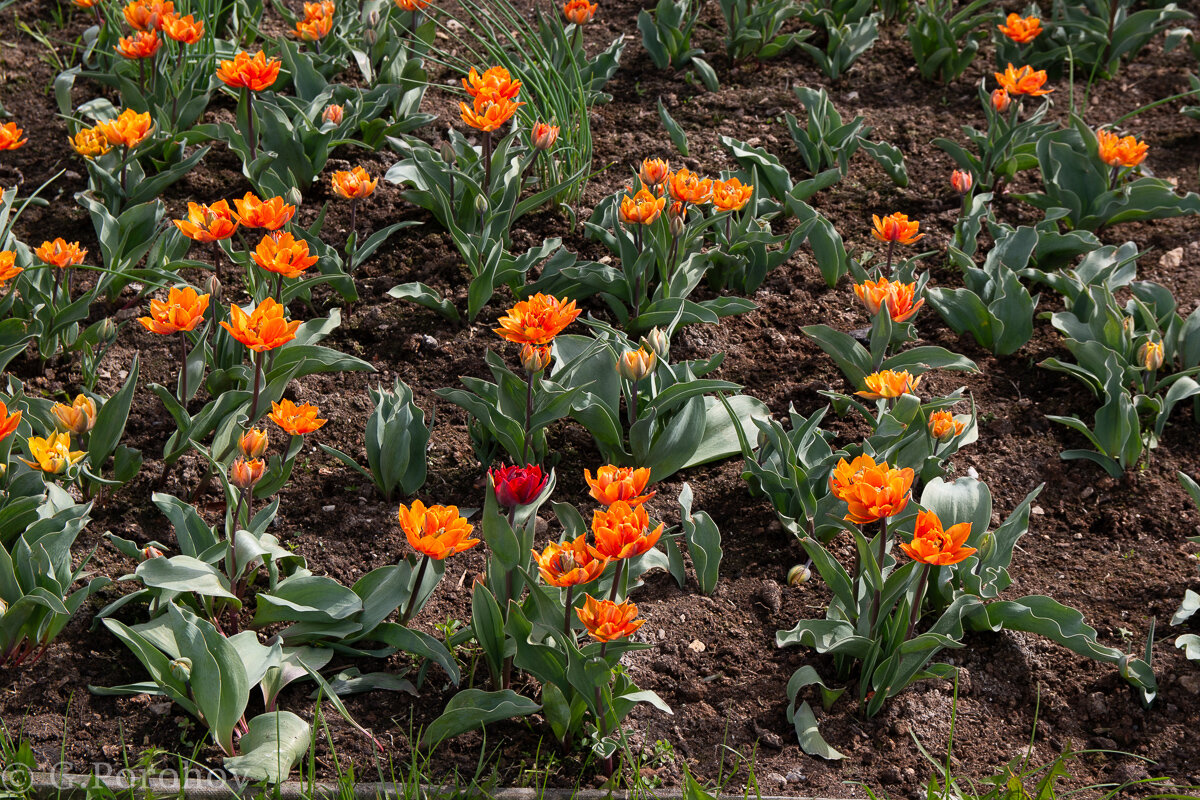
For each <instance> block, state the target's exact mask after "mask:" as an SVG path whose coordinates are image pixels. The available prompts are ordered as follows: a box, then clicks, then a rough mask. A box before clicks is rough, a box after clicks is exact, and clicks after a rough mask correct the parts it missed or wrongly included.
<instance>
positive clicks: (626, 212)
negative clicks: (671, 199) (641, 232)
mask: <svg viewBox="0 0 1200 800" xmlns="http://www.w3.org/2000/svg"><path fill="white" fill-rule="evenodd" d="M666 204H667V198H665V197H655V196H654V195H653V194H651V193H650V191H649V190H648V189H638V191H637V194H635V195H633V196H632V197H630V196H629V195H625V196H624V197H622V198H621V205H620V208H619V213H620V216H621V221H622V222H624V223H625V224H626V225H650V224H651V223H653V222H654V221H655V220H656V219H658V217H659V215H660V214H662V210H663V208H664V207H665V206H666Z"/></svg>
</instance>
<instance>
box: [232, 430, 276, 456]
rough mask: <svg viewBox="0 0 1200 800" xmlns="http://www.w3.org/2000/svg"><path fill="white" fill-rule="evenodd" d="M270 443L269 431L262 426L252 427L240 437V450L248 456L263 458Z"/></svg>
mask: <svg viewBox="0 0 1200 800" xmlns="http://www.w3.org/2000/svg"><path fill="white" fill-rule="evenodd" d="M269 445H270V440H269V439H268V438H267V432H266V431H265V430H263V429H262V428H251V429H250V430H248V431H246V432H245V433H243V434H242V435H241V436H240V437H239V438H238V450H241V451H242V455H243V456H245V457H246V458H262V457H263V454H264V453H266V452H267V447H268V446H269Z"/></svg>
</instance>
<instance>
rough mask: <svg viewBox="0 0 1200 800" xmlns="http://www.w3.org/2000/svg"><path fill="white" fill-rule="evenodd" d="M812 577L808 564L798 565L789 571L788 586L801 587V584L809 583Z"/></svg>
mask: <svg viewBox="0 0 1200 800" xmlns="http://www.w3.org/2000/svg"><path fill="white" fill-rule="evenodd" d="M811 577H812V570H811V569H809V568H808V565H807V564H797V565H796V566H794V567H792V568H791V569H789V570H788V574H787V582H788V586H800V585H801V584H805V583H808V580H809V578H811Z"/></svg>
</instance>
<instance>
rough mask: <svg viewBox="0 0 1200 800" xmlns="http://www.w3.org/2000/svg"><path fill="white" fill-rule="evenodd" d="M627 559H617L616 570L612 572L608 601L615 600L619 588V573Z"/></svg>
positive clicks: (613, 601)
mask: <svg viewBox="0 0 1200 800" xmlns="http://www.w3.org/2000/svg"><path fill="white" fill-rule="evenodd" d="M627 560H628V559H624V558H622V559H619V560H618V561H617V571H616V572H615V573H613V583H612V591H611V592H609V593H608V599H609V602H612V603H615V602H617V594H618V593H619V591H620V589H621V573H622V571H623V570H624V568H625V562H626V561H627Z"/></svg>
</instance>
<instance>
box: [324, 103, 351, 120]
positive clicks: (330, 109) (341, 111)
mask: <svg viewBox="0 0 1200 800" xmlns="http://www.w3.org/2000/svg"><path fill="white" fill-rule="evenodd" d="M345 113H346V109H345V108H343V107H342V106H339V105H337V104H336V103H330V104H329V105H327V106H325V113H324V114H322V115H321V118H322V119H324V120H325V121H326V122H332V123H333V124H334V125H341V124H342V118H343V117H344V116H345Z"/></svg>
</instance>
